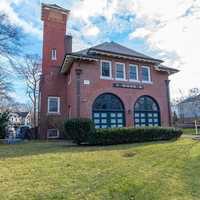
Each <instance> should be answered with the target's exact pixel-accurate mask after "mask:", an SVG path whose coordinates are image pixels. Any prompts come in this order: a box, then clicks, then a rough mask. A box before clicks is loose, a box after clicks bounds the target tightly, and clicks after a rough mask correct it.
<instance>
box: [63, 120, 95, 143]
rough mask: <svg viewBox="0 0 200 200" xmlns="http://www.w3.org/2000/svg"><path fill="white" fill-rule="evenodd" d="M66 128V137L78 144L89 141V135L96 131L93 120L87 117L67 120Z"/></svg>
mask: <svg viewBox="0 0 200 200" xmlns="http://www.w3.org/2000/svg"><path fill="white" fill-rule="evenodd" d="M64 129H65V132H64V138H65V139H71V140H72V141H73V142H74V143H76V144H81V143H88V138H89V135H93V134H94V132H95V127H94V123H93V121H92V120H91V119H87V118H77V119H69V120H67V121H65V123H64Z"/></svg>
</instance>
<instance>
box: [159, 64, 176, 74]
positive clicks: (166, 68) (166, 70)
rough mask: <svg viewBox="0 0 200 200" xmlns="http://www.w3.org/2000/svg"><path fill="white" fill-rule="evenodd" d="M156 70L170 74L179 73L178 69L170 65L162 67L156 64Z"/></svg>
mask: <svg viewBox="0 0 200 200" xmlns="http://www.w3.org/2000/svg"><path fill="white" fill-rule="evenodd" d="M155 70H156V71H162V72H167V73H168V74H169V75H172V74H175V73H178V72H179V70H178V69H174V68H170V67H162V66H155Z"/></svg>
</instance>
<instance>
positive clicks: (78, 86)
mask: <svg viewBox="0 0 200 200" xmlns="http://www.w3.org/2000/svg"><path fill="white" fill-rule="evenodd" d="M79 67H80V62H79ZM81 73H82V69H76V113H77V118H80V105H81V80H80V76H81Z"/></svg>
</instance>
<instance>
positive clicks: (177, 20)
mask: <svg viewBox="0 0 200 200" xmlns="http://www.w3.org/2000/svg"><path fill="white" fill-rule="evenodd" d="M42 2H43V3H56V4H58V5H60V6H63V7H64V8H66V9H70V10H71V14H70V18H69V22H68V30H67V31H68V33H71V34H72V36H73V50H74V51H76V50H80V49H83V48H87V47H89V46H92V45H96V44H98V43H101V42H104V41H115V42H118V43H120V44H122V45H125V46H127V47H130V48H133V49H135V50H137V51H140V52H142V53H145V54H147V55H150V56H152V57H155V58H159V59H162V60H164V61H165V65H167V66H169V67H175V68H178V69H180V70H181V72H180V73H178V74H176V75H174V76H171V77H170V79H171V80H172V81H171V92H172V97H177V96H179V95H180V92H179V90H182V91H183V92H186V91H187V90H188V89H189V88H192V87H199V86H200V79H199V74H200V67H199V60H198V57H199V52H200V40H199V35H200V0H168V1H160V0H123V1H120V0H48V1H46V0H45V1H42ZM42 2H41V1H39V0H0V12H4V13H6V14H7V15H8V17H9V19H10V21H11V22H12V23H14V24H16V25H17V26H19V27H21V28H22V30H23V31H24V33H25V34H26V46H25V47H24V51H25V52H26V53H34V54H35V53H36V54H40V55H41V51H42V21H41V20H40V14H41V3H42ZM13 82H14V86H15V92H13V94H12V95H13V96H14V97H15V98H16V99H17V100H18V101H21V102H24V101H26V100H27V98H26V97H25V87H24V85H23V83H22V81H20V80H16V79H15V81H13Z"/></svg>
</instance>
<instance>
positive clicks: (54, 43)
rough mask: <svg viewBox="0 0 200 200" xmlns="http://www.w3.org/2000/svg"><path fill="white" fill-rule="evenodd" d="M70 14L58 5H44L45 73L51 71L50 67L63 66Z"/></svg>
mask: <svg viewBox="0 0 200 200" xmlns="http://www.w3.org/2000/svg"><path fill="white" fill-rule="evenodd" d="M69 12H70V11H69V10H66V9H64V8H62V7H60V6H57V5H56V4H42V17H41V19H42V20H43V21H44V25H43V66H42V68H43V72H44V73H45V72H46V73H47V72H48V71H49V70H48V69H49V67H51V66H60V65H61V64H62V61H63V58H64V55H65V50H66V47H65V43H66V42H65V37H66V24H67V19H68V15H69Z"/></svg>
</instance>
